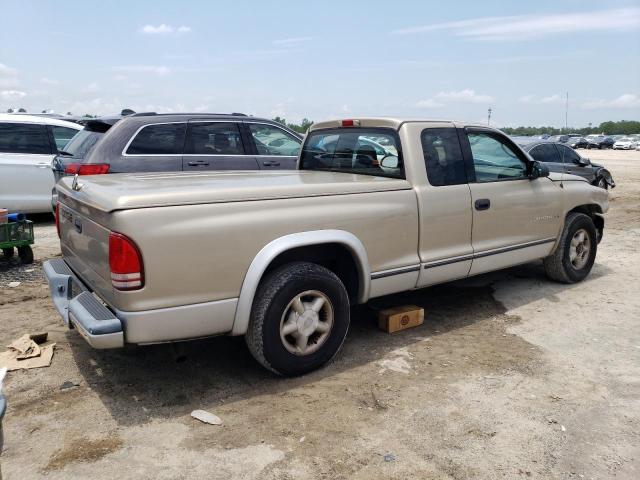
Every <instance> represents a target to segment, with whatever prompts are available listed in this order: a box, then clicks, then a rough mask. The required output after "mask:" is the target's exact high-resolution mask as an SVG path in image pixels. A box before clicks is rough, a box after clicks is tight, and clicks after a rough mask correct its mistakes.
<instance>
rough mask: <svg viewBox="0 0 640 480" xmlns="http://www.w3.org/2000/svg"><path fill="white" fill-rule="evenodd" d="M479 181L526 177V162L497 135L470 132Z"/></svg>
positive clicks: (474, 163)
mask: <svg viewBox="0 0 640 480" xmlns="http://www.w3.org/2000/svg"><path fill="white" fill-rule="evenodd" d="M467 136H468V137H469V144H470V145H471V153H472V155H473V166H474V169H475V172H476V181H478V182H497V181H500V180H514V179H519V178H525V177H526V168H525V164H524V162H523V161H522V160H520V158H519V157H518V155H516V153H515V152H514V151H513V150H512V148H511V147H510V146H509V145H507V144H506V143H505V142H503V141H502V140H501V139H500V138H499V137H498V136H497V135H496V136H494V135H491V134H488V133H478V132H472V133H468V134H467Z"/></svg>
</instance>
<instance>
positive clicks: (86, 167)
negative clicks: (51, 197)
mask: <svg viewBox="0 0 640 480" xmlns="http://www.w3.org/2000/svg"><path fill="white" fill-rule="evenodd" d="M64 173H67V174H69V175H103V174H105V173H109V164H108V163H68V164H67V165H65V167H64Z"/></svg>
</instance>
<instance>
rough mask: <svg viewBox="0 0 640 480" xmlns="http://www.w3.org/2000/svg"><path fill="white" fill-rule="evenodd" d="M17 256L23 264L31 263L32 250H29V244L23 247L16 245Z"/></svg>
mask: <svg viewBox="0 0 640 480" xmlns="http://www.w3.org/2000/svg"><path fill="white" fill-rule="evenodd" d="M18 256H19V257H20V262H21V263H22V264H23V265H28V264H30V263H33V250H31V247H30V246H29V245H27V246H25V247H18Z"/></svg>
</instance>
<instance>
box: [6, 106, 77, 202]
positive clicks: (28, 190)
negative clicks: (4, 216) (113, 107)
mask: <svg viewBox="0 0 640 480" xmlns="http://www.w3.org/2000/svg"><path fill="white" fill-rule="evenodd" d="M80 130H82V125H78V124H76V123H73V122H66V121H64V120H58V119H56V118H48V117H42V116H40V117H38V116H32V115H14V114H0V208H7V209H9V212H12V213H14V212H15V213H42V212H50V211H51V189H52V188H53V185H54V178H53V171H52V170H51V161H52V160H53V157H54V155H55V154H56V153H57V152H58V150H60V149H62V148H63V147H64V146H65V145H66V143H67V142H68V141H69V140H70V139H71V138H72V137H73V136H74V135H75V134H76V133H77V132H78V131H80Z"/></svg>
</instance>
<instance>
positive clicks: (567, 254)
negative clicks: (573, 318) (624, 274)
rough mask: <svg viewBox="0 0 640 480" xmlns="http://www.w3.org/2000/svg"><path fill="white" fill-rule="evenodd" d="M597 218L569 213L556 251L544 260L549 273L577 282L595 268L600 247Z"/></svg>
mask: <svg viewBox="0 0 640 480" xmlns="http://www.w3.org/2000/svg"><path fill="white" fill-rule="evenodd" d="M597 239H598V235H597V232H596V227H595V225H594V224H593V220H591V217H589V216H588V215H585V214H583V213H569V214H568V215H567V219H566V220H565V225H564V230H563V231H562V236H561V237H560V243H559V244H558V247H557V248H556V251H555V252H554V253H553V254H551V255H549V256H548V257H547V258H545V259H544V268H545V271H546V273H547V276H548V277H549V278H551V279H553V280H556V281H558V282H562V283H576V282H579V281H581V280H583V279H584V278H585V277H586V276H587V275H588V274H589V272H590V271H591V268H592V267H593V263H594V261H595V259H596V252H597V249H598V241H597Z"/></svg>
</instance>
